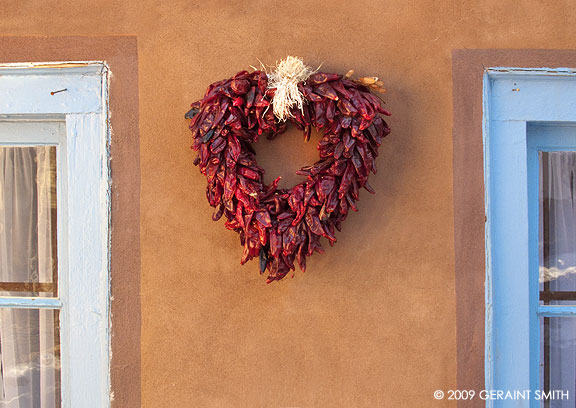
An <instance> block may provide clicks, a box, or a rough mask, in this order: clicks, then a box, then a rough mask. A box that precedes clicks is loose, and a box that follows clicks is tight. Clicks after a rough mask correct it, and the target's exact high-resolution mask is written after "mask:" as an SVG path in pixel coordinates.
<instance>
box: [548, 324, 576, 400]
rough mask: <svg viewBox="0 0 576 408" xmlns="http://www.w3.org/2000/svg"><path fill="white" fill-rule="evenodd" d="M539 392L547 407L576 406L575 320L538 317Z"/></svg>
mask: <svg viewBox="0 0 576 408" xmlns="http://www.w3.org/2000/svg"><path fill="white" fill-rule="evenodd" d="M540 367H541V370H540V391H543V392H545V393H546V394H540V396H543V395H546V396H547V397H548V398H546V399H541V406H542V407H546V408H548V407H549V408H564V407H566V408H568V407H570V408H574V405H575V404H576V400H575V397H576V394H575V393H576V318H574V317H541V318H540Z"/></svg>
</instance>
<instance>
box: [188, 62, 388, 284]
mask: <svg viewBox="0 0 576 408" xmlns="http://www.w3.org/2000/svg"><path fill="white" fill-rule="evenodd" d="M352 74H353V71H349V72H348V74H346V75H345V76H342V75H339V74H331V73H325V72H318V71H314V70H312V69H310V68H309V67H307V66H306V65H304V63H303V62H302V60H301V59H299V58H295V57H288V58H286V59H285V60H282V61H281V62H280V63H279V64H278V65H277V66H276V68H275V70H274V71H273V72H270V73H266V72H265V71H260V70H255V71H253V72H247V71H241V72H238V73H237V74H236V75H234V76H233V77H232V78H230V79H225V80H222V81H219V82H216V83H214V84H212V85H210V86H209V87H208V89H207V91H206V94H205V95H204V97H203V98H202V99H201V100H200V101H198V102H195V103H193V104H192V109H191V110H190V111H189V112H188V113H187V114H186V118H187V119H191V122H190V130H191V131H192V136H193V138H194V144H193V146H192V148H193V149H194V150H196V151H197V152H198V157H197V158H196V160H195V161H194V164H195V165H197V166H200V170H201V172H202V174H204V175H205V176H206V178H207V180H208V186H207V189H206V195H207V198H208V201H209V203H210V205H211V206H212V207H214V208H215V211H214V214H213V216H212V219H213V220H214V221H217V220H219V219H220V218H221V217H222V216H224V217H225V218H226V224H225V225H226V228H228V229H230V230H234V231H236V232H237V233H238V234H240V242H241V244H242V245H243V246H244V252H243V254H242V259H241V263H242V264H244V263H246V262H247V261H248V260H250V259H252V258H254V257H259V258H260V273H264V272H265V271H266V270H268V278H267V281H266V282H267V283H270V282H272V281H274V280H280V279H282V278H283V277H284V276H286V274H287V273H288V272H289V271H290V270H294V269H295V266H294V263H295V262H297V263H298V265H299V266H300V268H301V269H302V271H305V270H306V257H307V256H311V255H312V254H313V253H314V252H319V253H323V252H324V249H323V248H322V245H321V243H320V238H321V237H325V238H327V239H328V241H329V243H330V245H334V243H335V242H336V237H335V230H338V231H340V228H341V223H342V221H344V220H345V219H346V217H347V215H348V213H349V211H350V210H352V211H357V210H358V209H357V207H356V202H357V201H358V192H359V189H360V188H362V187H363V188H365V189H366V190H368V191H369V192H370V193H374V190H373V189H372V187H371V186H370V185H369V184H368V174H369V173H370V172H373V173H376V167H375V164H374V160H375V158H376V156H377V155H378V147H379V146H380V144H381V142H382V138H383V137H384V136H386V135H387V134H388V133H389V132H390V129H389V128H388V125H387V124H386V122H385V121H384V120H383V118H382V117H381V116H380V114H382V115H386V116H389V115H390V113H389V112H388V111H387V110H385V109H384V108H383V107H382V106H381V101H380V99H379V98H378V97H377V96H376V95H375V94H373V93H372V92H371V90H376V91H380V92H385V91H384V89H383V88H382V85H383V84H382V82H380V81H379V80H378V78H375V77H364V78H359V79H356V80H353V79H352V78H351V75H352ZM288 122H290V123H293V124H294V125H295V126H296V127H297V128H299V129H301V130H302V131H303V132H304V139H305V140H306V141H308V140H309V139H310V133H311V130H312V127H314V128H315V129H317V130H320V129H323V131H324V134H323V137H322V139H321V140H320V142H319V143H318V146H317V148H318V151H319V153H320V159H319V160H318V161H317V162H316V163H315V164H314V165H312V166H307V167H304V168H302V169H300V170H299V171H297V172H296V173H297V174H299V175H302V176H305V177H306V180H305V181H303V182H301V183H300V184H297V185H296V186H294V187H292V188H290V189H282V188H278V183H279V181H280V177H279V178H277V179H275V180H274V181H272V182H271V183H270V184H265V182H264V177H263V176H264V169H263V168H261V167H260V166H258V164H257V162H256V157H255V152H254V150H253V148H252V146H251V144H252V143H256V142H257V141H258V139H259V137H260V136H262V135H265V136H267V137H268V138H269V139H272V138H274V137H275V136H277V135H278V134H280V133H282V132H283V131H284V130H285V129H286V126H287V123H288Z"/></svg>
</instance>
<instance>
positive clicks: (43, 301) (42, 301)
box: [0, 296, 62, 309]
mask: <svg viewBox="0 0 576 408" xmlns="http://www.w3.org/2000/svg"><path fill="white" fill-rule="evenodd" d="M3 307H10V308H16V309H60V308H62V301H61V300H60V299H56V298H34V297H17V296H0V308H3Z"/></svg>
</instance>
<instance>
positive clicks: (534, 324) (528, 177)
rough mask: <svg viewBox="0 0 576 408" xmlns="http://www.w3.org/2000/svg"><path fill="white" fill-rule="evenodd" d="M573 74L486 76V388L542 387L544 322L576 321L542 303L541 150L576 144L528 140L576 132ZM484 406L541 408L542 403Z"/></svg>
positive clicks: (504, 71) (493, 71) (500, 71)
mask: <svg viewBox="0 0 576 408" xmlns="http://www.w3.org/2000/svg"><path fill="white" fill-rule="evenodd" d="M575 72H576V71H574V70H573V69H569V68H554V69H551V68H538V69H533V68H532V69H524V68H489V69H487V70H486V71H485V75H484V98H483V138H484V177H485V206H486V229H485V234H486V331H485V336H486V338H485V347H486V350H485V373H486V378H485V383H486V389H492V390H510V391H516V390H518V391H522V390H527V389H531V390H532V391H535V390H537V389H541V387H540V384H539V363H540V335H539V333H540V327H539V317H540V316H576V306H540V305H539V300H538V299H539V283H538V267H539V259H538V173H539V171H538V151H551V150H555V151H556V150H576V138H566V137H564V138H561V137H560V138H559V137H538V136H529V128H530V126H532V125H533V124H537V125H561V126H576V75H575ZM486 405H487V406H488V407H506V406H515V407H519V406H521V407H537V406H539V401H536V400H534V399H532V400H530V401H517V400H516V401H493V400H488V401H487V404H486Z"/></svg>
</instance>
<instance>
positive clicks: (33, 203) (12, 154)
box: [0, 146, 60, 408]
mask: <svg viewBox="0 0 576 408" xmlns="http://www.w3.org/2000/svg"><path fill="white" fill-rule="evenodd" d="M54 149H55V148H54V147H50V146H38V147H0V282H52V275H53V266H54V263H55V260H54V259H53V256H52V254H53V242H52V241H53V238H52V237H53V231H52V225H53V224H54V223H53V220H52V214H53V212H52V206H53V205H54V201H53V200H54V197H53V195H54V192H55V189H54V187H53V180H54V176H53V174H52V172H51V163H52V167H54V164H53V160H51V156H52V159H53V156H54ZM0 296H46V294H38V293H31V292H28V293H23V292H6V291H4V292H2V291H0ZM49 296H51V295H50V294H49ZM57 326H58V315H57V311H53V310H34V309H7V308H4V309H0V407H1V408H56V407H58V406H60V379H59V377H60V373H59V368H60V367H59V355H60V353H59V341H58V338H57V337H58V328H57Z"/></svg>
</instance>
